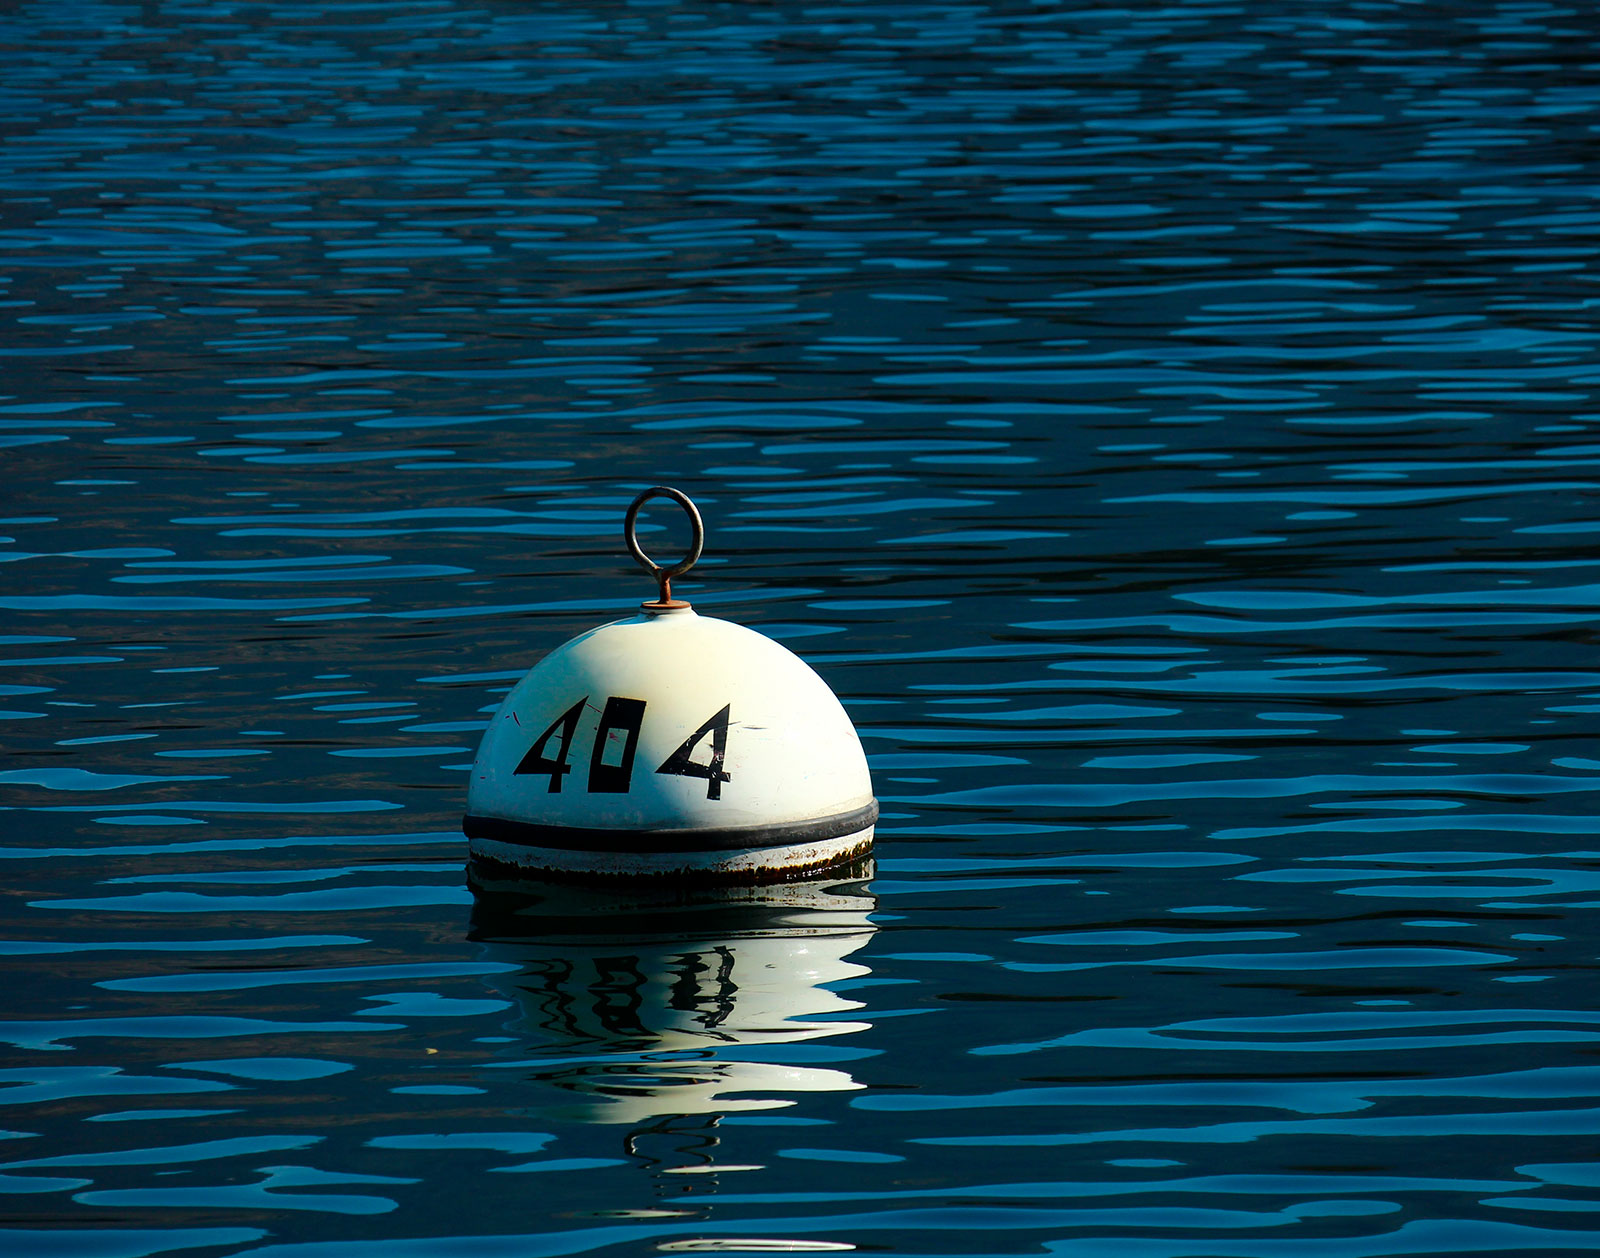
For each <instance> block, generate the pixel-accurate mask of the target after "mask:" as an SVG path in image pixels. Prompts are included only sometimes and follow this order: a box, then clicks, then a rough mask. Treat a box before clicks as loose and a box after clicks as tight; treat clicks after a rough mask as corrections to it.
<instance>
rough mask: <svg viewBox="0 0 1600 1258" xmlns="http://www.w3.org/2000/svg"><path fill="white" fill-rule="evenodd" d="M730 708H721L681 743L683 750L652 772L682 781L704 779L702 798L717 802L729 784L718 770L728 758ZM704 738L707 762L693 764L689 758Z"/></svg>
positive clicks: (729, 779) (721, 771)
mask: <svg viewBox="0 0 1600 1258" xmlns="http://www.w3.org/2000/svg"><path fill="white" fill-rule="evenodd" d="M732 706H733V705H732V704H725V705H724V706H723V709H722V711H720V712H718V713H717V714H716V715H715V716H713V717H712V718H711V719H710V720H709V721H707V722H706V723H705V724H704V725H702V726H701V727H700V728H699V729H697V730H695V732H694V733H692V734H690V735H689V737H688V738H686V739H684V740H683V746H681V747H679V748H678V750H676V751H675V752H673V753H672V754H671V755H670V756H668V757H667V759H666V761H665V763H663V764H662V766H661V767H660V768H659V769H657V770H656V772H657V773H670V774H673V775H675V776H677V777H685V778H705V780H706V798H707V799H721V798H722V784H723V783H724V782H729V781H732V779H731V778H730V777H729V776H728V774H727V773H725V772H724V771H723V768H722V765H723V762H724V761H726V760H727V758H728V709H729V708H731V707H732ZM707 734H710V735H711V761H710V763H708V764H696V763H695V762H694V761H693V760H691V759H689V756H690V754H691V753H692V752H693V751H694V749H695V748H696V747H697V746H699V744H700V740H701V739H702V738H704V737H705V736H706V735H707Z"/></svg>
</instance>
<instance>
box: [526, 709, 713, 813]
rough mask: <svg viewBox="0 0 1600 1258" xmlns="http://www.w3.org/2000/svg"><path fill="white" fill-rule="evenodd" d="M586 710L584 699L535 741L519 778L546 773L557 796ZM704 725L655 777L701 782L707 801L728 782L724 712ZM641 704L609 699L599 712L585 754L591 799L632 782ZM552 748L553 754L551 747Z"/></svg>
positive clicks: (641, 720)
mask: <svg viewBox="0 0 1600 1258" xmlns="http://www.w3.org/2000/svg"><path fill="white" fill-rule="evenodd" d="M588 705H589V696H588V695H584V696H583V698H581V699H579V700H578V701H577V702H576V703H574V704H573V705H572V706H571V707H570V708H568V709H567V710H566V711H565V712H563V713H562V714H561V715H560V716H558V717H556V719H555V720H553V721H551V722H550V728H549V729H547V730H545V732H544V733H542V734H540V735H539V737H538V738H537V739H535V740H534V743H533V746H531V747H529V748H528V752H527V754H526V755H524V756H523V757H522V759H521V760H520V761H519V762H518V763H517V767H516V768H515V769H514V770H512V772H513V773H518V774H536V773H547V774H549V775H550V787H549V790H550V794H552V795H558V794H560V793H561V779H562V778H564V777H566V775H567V774H568V773H570V772H572V766H571V765H570V764H568V763H567V757H568V756H569V755H570V754H571V752H572V740H573V737H574V735H576V734H577V732H578V720H579V718H580V717H581V716H582V715H583V710H584V708H586V707H587V706H588ZM731 706H732V705H731V704H723V706H722V709H721V711H719V712H717V713H716V714H715V715H713V716H712V717H711V718H710V719H708V720H707V721H706V723H705V724H704V725H702V726H701V727H700V728H699V729H697V730H695V732H694V733H692V734H690V735H689V737H688V738H686V739H684V740H683V745H682V746H680V747H679V748H678V749H677V750H676V751H675V752H673V753H672V754H671V755H670V756H668V757H667V758H666V759H665V760H664V761H662V762H661V767H660V768H658V769H657V770H656V772H657V773H665V774H667V775H668V776H669V777H684V778H704V779H705V783H706V798H707V799H721V798H722V784H723V783H724V782H727V781H731V780H732V779H731V778H730V777H729V776H728V774H727V771H726V770H724V769H723V767H722V766H723V763H724V762H725V761H726V760H727V758H728V709H729V708H730V707H731ZM644 709H645V701H644V700H643V699H625V698H622V697H621V696H619V695H611V696H609V697H608V698H607V699H606V705H605V707H604V708H603V709H602V710H601V712H600V727H599V728H598V729H597V730H595V735H594V746H593V747H592V748H591V749H590V751H589V783H588V790H589V792H590V794H595V795H624V794H626V793H627V791H628V787H629V786H630V785H631V783H632V781H633V758H634V753H635V752H636V751H638V749H639V730H640V728H641V727H642V726H643V724H644ZM707 737H709V738H710V740H711V752H710V759H709V760H707V761H706V762H704V763H701V762H699V761H697V760H695V759H693V756H694V753H695V750H696V749H697V748H698V747H699V746H700V744H701V743H702V742H704V741H705V740H706V738H707ZM552 743H554V744H555V746H554V749H553V750H552V747H551V744H552Z"/></svg>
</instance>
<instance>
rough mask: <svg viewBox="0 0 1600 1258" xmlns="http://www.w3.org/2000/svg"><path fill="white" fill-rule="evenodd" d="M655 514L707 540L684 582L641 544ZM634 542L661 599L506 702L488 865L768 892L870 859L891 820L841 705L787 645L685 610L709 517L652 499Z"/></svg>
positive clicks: (485, 815) (484, 834)
mask: <svg viewBox="0 0 1600 1258" xmlns="http://www.w3.org/2000/svg"><path fill="white" fill-rule="evenodd" d="M652 498H667V499H670V500H672V501H673V502H676V503H677V504H678V505H679V506H680V507H681V508H682V509H683V511H684V513H685V514H686V515H687V516H688V518H689V523H690V526H691V529H692V533H693V540H692V542H691V545H690V548H689V551H688V553H687V554H686V555H685V556H684V558H683V559H681V560H679V561H678V562H677V563H675V564H672V565H671V566H669V567H663V566H661V565H660V564H658V563H656V562H655V561H654V560H652V559H651V558H650V557H649V556H648V555H646V554H645V552H644V550H643V548H642V547H641V546H640V545H639V540H638V537H637V533H636V530H637V521H638V515H639V511H640V508H642V507H643V506H644V504H645V503H646V502H648V501H649V500H650V499H652ZM623 537H624V540H625V542H626V544H627V548H628V551H629V553H630V554H632V555H633V557H634V559H635V560H637V561H638V563H639V564H640V566H641V567H643V568H644V569H645V570H646V571H647V572H648V573H650V575H651V576H653V577H654V578H655V580H656V584H657V595H658V596H657V597H656V598H655V599H653V600H651V601H648V602H644V603H641V604H640V609H639V613H638V614H637V615H634V616H631V617H629V618H628V619H626V620H619V621H615V622H613V623H611V624H607V625H602V626H600V627H599V628H596V629H591V630H589V631H588V632H587V633H583V634H580V635H579V636H578V637H576V638H574V639H572V640H571V641H570V642H567V643H566V644H564V645H563V646H560V647H558V648H556V650H554V651H552V652H551V653H550V654H549V655H547V656H545V658H544V659H542V660H540V661H539V662H538V663H537V664H535V665H534V666H533V668H531V669H530V670H529V671H528V673H527V675H526V676H524V677H523V679H522V680H521V681H520V682H518V683H517V685H516V686H515V687H513V688H512V690H511V693H510V694H508V695H507V696H506V698H505V700H504V701H503V702H502V703H501V705H500V708H499V710H498V711H497V712H496V713H495V715H494V717H493V719H491V721H490V722H489V727H488V729H487V730H485V731H484V735H483V741H482V742H481V743H480V745H479V747H478V754H477V757H476V760H475V761H474V764H473V768H472V782H471V785H470V787H469V789H468V793H467V814H466V817H465V819H464V820H463V823H462V828H463V830H464V831H465V832H466V836H467V840H468V852H469V855H470V857H471V860H472V861H473V863H474V864H481V865H484V866H486V867H487V868H488V869H490V870H492V871H495V872H499V873H506V872H509V873H511V874H513V875H516V874H519V873H520V874H523V875H526V876H529V877H535V878H563V877H565V878H576V879H593V878H606V879H610V878H641V877H642V878H654V879H668V880H671V879H678V880H683V881H685V882H711V883H718V882H720V883H765V882H783V881H789V880H792V879H797V878H806V877H814V876H815V875H817V874H818V873H822V872H825V871H827V870H830V869H833V868H836V867H838V866H841V865H845V864H848V863H849V862H851V861H854V860H856V859H858V858H860V857H862V856H864V855H865V854H866V853H867V852H868V851H869V850H870V849H871V847H872V839H873V831H874V828H875V826H876V823H877V819H878V803H877V800H876V799H874V798H873V794H872V778H871V774H870V773H869V771H868V769H867V759H866V755H865V753H864V752H863V751H862V749H861V740H860V738H859V737H857V735H856V731H855V727H854V726H853V725H852V724H851V722H850V718H849V716H848V715H847V714H846V713H845V710H844V708H843V706H842V705H841V704H840V703H839V700H838V698H837V697H836V696H835V695H834V693H833V691H832V690H830V689H829V688H828V686H827V683H825V682H824V681H823V680H822V678H820V677H819V676H817V674H816V673H815V672H814V671H813V670H812V669H811V668H810V666H808V665H807V664H806V663H805V662H804V661H802V660H801V659H800V658H799V657H798V656H796V655H795V654H794V653H793V652H791V651H789V650H788V649H787V648H785V647H783V646H780V645H779V644H778V643H776V642H774V641H773V640H772V639H770V638H768V637H765V636H763V635H762V634H759V633H757V632H756V631H755V630H753V629H747V628H745V627H744V626H742V625H738V624H734V623H732V622H731V621H726V620H718V619H716V618H714V617H711V616H701V615H699V614H698V613H697V612H695V610H694V609H693V608H692V607H690V606H689V604H688V603H687V602H685V601H683V600H681V599H676V598H674V597H673V596H672V580H673V578H675V577H678V576H681V575H682V574H683V573H685V572H687V571H688V570H689V569H690V568H692V567H693V566H694V564H695V563H696V562H697V561H698V560H699V558H700V554H701V551H702V548H703V545H704V538H705V527H704V524H703V523H702V521H701V518H700V513H699V511H698V510H697V509H696V507H695V505H694V503H693V502H691V501H690V500H689V498H688V497H687V496H686V495H684V494H683V493H681V492H680V491H678V490H676V489H672V488H669V487H668V486H665V485H657V486H655V487H653V488H651V489H647V490H645V491H644V492H643V493H641V494H639V495H638V497H636V498H635V499H634V500H633V503H632V505H631V506H630V507H629V508H628V512H627V515H626V517H625V519H624V522H623Z"/></svg>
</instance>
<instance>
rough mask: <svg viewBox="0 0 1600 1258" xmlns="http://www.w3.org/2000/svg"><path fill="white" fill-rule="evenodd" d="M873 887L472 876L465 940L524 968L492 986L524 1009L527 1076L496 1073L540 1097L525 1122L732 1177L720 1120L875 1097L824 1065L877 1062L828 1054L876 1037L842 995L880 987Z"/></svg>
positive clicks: (861, 879) (520, 1048)
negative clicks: (846, 1038) (869, 961)
mask: <svg viewBox="0 0 1600 1258" xmlns="http://www.w3.org/2000/svg"><path fill="white" fill-rule="evenodd" d="M872 872H873V866H872V862H871V861H870V860H868V861H865V862H861V863H860V864H858V865H856V866H854V867H852V868H850V869H849V870H847V871H844V872H842V873H836V874H835V875H834V876H833V877H831V878H828V879H822V880H817V881H812V882H801V883H788V884H783V885H777V886H767V887H744V888H706V889H684V888H674V887H670V886H667V887H656V888H649V889H644V890H639V889H633V888H625V887H620V886H618V887H576V886H563V885H559V884H553V883H533V882H515V883H512V882H487V881H484V880H483V879H481V878H479V877H474V878H473V880H472V891H473V914H472V926H471V935H470V937H471V938H472V939H473V940H474V941H475V942H477V943H478V944H479V946H480V948H481V950H482V954H483V956H484V957H485V959H487V960H491V961H493V962H496V963H499V964H502V965H503V964H506V963H509V964H510V965H511V966H514V967H515V968H507V969H505V970H503V971H501V972H498V973H496V974H495V975H493V976H492V978H491V979H490V980H489V981H491V982H492V983H493V985H494V986H495V987H496V988H497V989H498V990H499V991H500V992H501V993H502V994H503V995H504V997H505V998H506V999H507V1000H508V1001H509V1002H511V1004H512V1005H513V1007H514V1008H515V1009H516V1011H517V1012H516V1016H515V1018H514V1020H513V1021H512V1022H511V1023H510V1024H509V1027H508V1029H509V1030H510V1031H511V1032H512V1033H513V1034H514V1036H515V1039H514V1042H513V1043H512V1044H508V1045H507V1046H506V1047H507V1048H508V1049H509V1050H510V1051H511V1053H513V1054H515V1055H516V1060H515V1061H504V1060H502V1061H499V1062H496V1063H494V1064H493V1065H492V1066H491V1067H489V1068H490V1069H494V1070H496V1071H497V1073H498V1072H503V1071H506V1070H511V1071H515V1072H517V1073H518V1074H519V1076H520V1078H521V1079H523V1080H524V1081H525V1082H526V1083H527V1084H528V1085H530V1086H531V1087H532V1089H533V1090H534V1092H535V1093H536V1096H535V1099H534V1100H533V1102H532V1103H531V1104H530V1105H529V1106H528V1108H527V1110H525V1111H524V1112H527V1113H535V1114H538V1115H540V1116H541V1117H543V1118H545V1119H547V1120H550V1119H554V1120H557V1121H566V1122H576V1123H584V1124H590V1123H592V1124H608V1125H616V1126H623V1127H627V1128H628V1129H629V1130H628V1132H627V1134H626V1135H625V1137H624V1142H623V1144H624V1151H625V1152H626V1154H627V1155H628V1156H629V1157H630V1158H634V1159H638V1160H639V1161H640V1162H641V1163H643V1164H645V1165H647V1166H652V1167H655V1166H656V1165H657V1163H660V1162H664V1161H668V1160H671V1161H674V1162H680V1163H681V1162H685V1161H686V1162H687V1165H677V1166H674V1167H660V1168H658V1169H669V1170H677V1171H679V1172H693V1171H697V1170H703V1171H714V1170H717V1169H729V1168H726V1167H718V1166H717V1165H716V1164H715V1163H714V1161H713V1158H714V1151H715V1149H716V1147H717V1144H718V1138H717V1136H716V1134H715V1132H716V1128H717V1125H718V1123H719V1122H720V1121H721V1119H722V1118H723V1117H724V1116H725V1115H728V1114H732V1113H745V1112H750V1111H756V1110H772V1109H781V1108H786V1107H788V1106H791V1105H793V1104H795V1098H796V1097H797V1096H799V1095H800V1094H804V1093H819V1092H844V1091H854V1090H857V1089H859V1088H861V1087H863V1086H864V1085H862V1084H861V1083H858V1082H857V1081H856V1080H855V1079H854V1078H853V1077H852V1076H851V1075H850V1074H849V1073H848V1071H845V1070H841V1069H838V1068H837V1066H836V1065H834V1064H828V1065H824V1064H820V1063H822V1062H830V1063H836V1062H837V1061H838V1060H839V1059H840V1058H844V1059H849V1058H852V1057H855V1056H858V1055H859V1056H865V1055H870V1054H869V1053H868V1052H866V1051H865V1050H863V1051H862V1052H861V1053H859V1054H858V1053H854V1052H851V1051H849V1050H841V1049H837V1048H833V1047H831V1046H823V1045H820V1044H819V1043H818V1042H819V1041H822V1040H828V1039H832V1038H834V1037H836V1036H841V1035H850V1034H853V1033H855V1032H858V1031H864V1030H869V1029H870V1027H871V1024H870V1023H868V1022H864V1021H860V1020H858V1019H855V1018H852V1017H851V1015H852V1014H853V1013H854V1012H855V1011H856V1010H859V1009H860V1008H861V1007H862V1006H861V1004H860V1002H858V1001H855V1000H852V999H850V998H849V997H847V996H845V995H842V994H840V993H839V992H838V991H836V990H834V985H836V984H840V983H844V982H847V981H850V980H859V979H862V978H865V977H866V976H867V975H869V974H870V973H871V970H870V969H869V967H868V966H866V965H864V964H862V963H861V962H860V961H859V960H856V959H854V958H855V954H857V953H859V952H860V950H861V949H862V948H864V947H865V946H866V945H867V944H868V943H869V942H870V941H871V939H872V937H873V935H874V933H875V932H876V929H877V928H876V927H875V926H874V925H873V923H872V921H871V914H872V912H873V910H874V908H875V907H876V905H877V898H876V896H874V895H873V893H872V892H871V891H870V890H869V888H868V879H869V878H870V877H871V875H872ZM501 1082H504V1079H503V1077H502V1080H501ZM660 1146H665V1147H664V1148H663V1147H660Z"/></svg>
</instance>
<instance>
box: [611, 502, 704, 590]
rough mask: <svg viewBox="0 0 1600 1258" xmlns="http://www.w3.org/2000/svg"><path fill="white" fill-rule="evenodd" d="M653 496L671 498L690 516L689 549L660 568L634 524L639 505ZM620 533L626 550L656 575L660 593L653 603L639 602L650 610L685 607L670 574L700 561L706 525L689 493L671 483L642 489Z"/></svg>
mask: <svg viewBox="0 0 1600 1258" xmlns="http://www.w3.org/2000/svg"><path fill="white" fill-rule="evenodd" d="M652 498H671V499H672V501H673V502H675V503H677V504H678V505H679V506H680V507H682V508H683V511H684V514H685V515H687V516H688V517H689V528H690V530H691V533H692V536H691V538H690V542H689V553H688V554H687V555H685V556H684V557H683V558H682V559H680V560H678V562H677V563H675V564H673V565H672V566H671V567H670V568H663V567H662V566H661V565H660V564H658V563H657V562H656V561H655V560H654V559H652V558H650V556H649V555H647V554H645V553H644V548H643V547H642V546H640V545H639V538H638V534H637V533H636V531H635V528H636V526H637V524H638V522H639V508H640V507H642V506H644V504H645V503H647V502H648V501H650V499H652ZM622 537H623V540H624V541H626V542H627V543H628V553H629V554H630V555H632V556H633V557H634V558H635V559H636V560H638V562H639V566H640V567H641V568H643V569H644V570H645V571H646V572H648V573H649V574H650V575H651V576H653V577H654V578H655V579H656V585H657V587H658V588H659V590H660V593H661V597H660V598H659V599H657V600H656V601H655V602H653V603H642V604H640V606H642V607H644V608H646V609H648V610H650V611H666V610H669V609H675V608H679V607H687V606H689V604H688V603H685V602H682V601H681V600H678V599H675V598H673V597H672V578H673V577H681V576H682V575H683V574H684V573H685V572H687V571H689V569H690V568H692V567H694V566H695V564H697V563H699V562H700V552H701V551H702V550H703V549H704V547H705V541H706V526H705V524H704V522H702V521H701V519H700V511H699V509H698V508H697V507H696V506H695V505H694V503H693V502H691V501H690V500H689V495H688V494H686V493H684V492H682V491H681V490H678V489H673V488H672V487H671V486H670V485H655V486H652V487H651V488H649V489H647V490H645V491H644V492H643V493H642V494H640V495H639V496H638V497H637V498H635V499H634V500H633V502H632V503H630V504H629V506H628V515H627V518H626V519H624V520H623V522H622Z"/></svg>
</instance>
